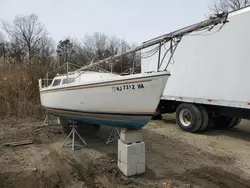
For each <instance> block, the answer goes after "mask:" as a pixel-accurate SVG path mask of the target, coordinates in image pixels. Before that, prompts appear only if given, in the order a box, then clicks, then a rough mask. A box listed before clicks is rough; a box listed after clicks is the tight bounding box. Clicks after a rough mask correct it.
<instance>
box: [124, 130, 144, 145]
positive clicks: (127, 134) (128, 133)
mask: <svg viewBox="0 0 250 188" xmlns="http://www.w3.org/2000/svg"><path fill="white" fill-rule="evenodd" d="M120 140H121V141H122V142H123V143H124V144H129V143H135V142H140V141H142V130H141V129H138V130H127V129H122V130H121V132H120Z"/></svg>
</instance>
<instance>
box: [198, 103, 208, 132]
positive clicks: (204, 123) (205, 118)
mask: <svg viewBox="0 0 250 188" xmlns="http://www.w3.org/2000/svg"><path fill="white" fill-rule="evenodd" d="M199 109H200V111H201V114H202V124H201V128H200V129H199V131H204V130H205V129H206V128H207V126H208V122H209V117H208V112H207V110H206V108H205V107H204V106H202V105H199Z"/></svg>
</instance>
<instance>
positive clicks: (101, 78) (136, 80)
mask: <svg viewBox="0 0 250 188" xmlns="http://www.w3.org/2000/svg"><path fill="white" fill-rule="evenodd" d="M169 76H170V73H169V72H168V71H163V72H156V73H145V74H132V75H126V76H121V75H118V74H113V73H102V72H94V71H82V72H75V73H73V74H70V75H58V76H56V77H54V79H53V81H52V82H51V84H50V85H49V86H48V87H42V85H41V80H39V87H40V99H41V104H42V106H43V107H44V108H45V109H46V110H47V111H48V112H49V113H51V114H53V115H56V116H58V117H62V118H64V119H69V120H74V121H79V122H83V123H88V124H95V125H96V124H97V125H107V126H116V127H123V128H130V129H138V128H141V127H143V126H144V125H146V124H147V123H148V121H149V120H150V119H151V117H152V115H153V114H154V112H155V110H156V107H157V105H158V103H159V101H160V98H161V95H162V93H163V89H164V87H165V85H166V82H167V80H168V77H169Z"/></svg>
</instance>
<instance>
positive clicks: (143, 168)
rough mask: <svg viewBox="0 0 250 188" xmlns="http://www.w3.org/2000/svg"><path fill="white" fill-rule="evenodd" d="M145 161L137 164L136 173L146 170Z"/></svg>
mask: <svg viewBox="0 0 250 188" xmlns="http://www.w3.org/2000/svg"><path fill="white" fill-rule="evenodd" d="M145 166H146V164H145V163H138V164H137V165H136V174H142V173H144V172H145V171H146V167H145Z"/></svg>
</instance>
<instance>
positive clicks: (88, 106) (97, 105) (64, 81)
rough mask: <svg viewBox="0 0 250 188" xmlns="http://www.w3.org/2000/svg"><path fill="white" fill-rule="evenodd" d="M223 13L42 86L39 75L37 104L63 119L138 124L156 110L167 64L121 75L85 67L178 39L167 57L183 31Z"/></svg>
mask: <svg viewBox="0 0 250 188" xmlns="http://www.w3.org/2000/svg"><path fill="white" fill-rule="evenodd" d="M227 15H228V14H227V13H222V14H218V15H217V16H215V17H211V18H210V19H208V20H205V21H203V22H201V23H198V24H195V25H193V26H190V27H187V28H184V29H182V30H178V31H175V32H171V33H169V34H166V35H163V36H160V37H157V38H155V39H152V40H149V41H147V42H145V43H143V44H142V45H140V46H138V47H137V48H136V49H134V50H132V51H128V52H126V53H124V54H118V55H116V56H112V57H110V58H106V59H104V60H100V61H98V62H96V63H92V64H90V65H88V66H85V67H83V68H80V69H78V70H77V71H75V72H70V73H69V72H68V71H67V73H66V74H63V75H57V76H55V77H54V78H53V80H52V82H51V84H50V85H47V86H45V87H44V86H43V85H42V79H39V91H40V99H41V105H42V106H43V107H44V108H45V109H46V110H47V111H48V112H49V113H51V114H54V115H56V116H58V117H60V118H62V119H64V120H65V119H66V120H74V121H78V122H83V123H88V124H94V125H96V124H97V125H106V126H116V127H122V128H128V129H139V128H142V127H143V126H145V125H146V124H147V123H148V122H149V121H150V119H151V117H152V115H153V114H154V113H155V111H156V108H157V106H158V103H159V101H160V98H161V96H162V93H163V90H164V88H165V85H166V84H167V81H168V78H169V76H170V72H169V71H167V67H165V68H164V69H163V70H159V69H158V70H157V71H155V72H146V73H143V72H142V73H138V74H131V75H125V76H122V75H119V74H114V73H106V72H98V71H86V70H88V69H89V68H90V67H93V66H95V65H97V64H99V63H105V62H107V61H109V60H115V59H117V58H120V56H121V55H125V54H129V53H134V52H136V51H139V50H141V49H144V48H148V47H152V46H156V48H158V47H157V45H159V49H160V47H161V46H162V45H163V44H164V43H167V42H172V41H173V40H174V39H178V40H177V43H176V44H175V45H170V48H171V49H169V50H168V51H167V52H171V53H172V54H171V55H170V59H171V58H172V57H173V53H174V51H175V50H176V48H177V46H178V43H179V42H180V41H181V38H182V37H183V36H184V35H186V34H189V33H191V32H193V31H196V30H201V29H203V28H207V27H208V26H211V25H216V24H218V23H221V22H224V23H225V22H226V21H227ZM156 48H155V49H156ZM160 53H161V52H160V51H159V58H158V60H156V61H158V66H160V62H163V59H164V58H165V57H166V54H164V55H163V59H161V57H162V54H160ZM168 62H170V60H169V61H168ZM167 65H168V64H167Z"/></svg>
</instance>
